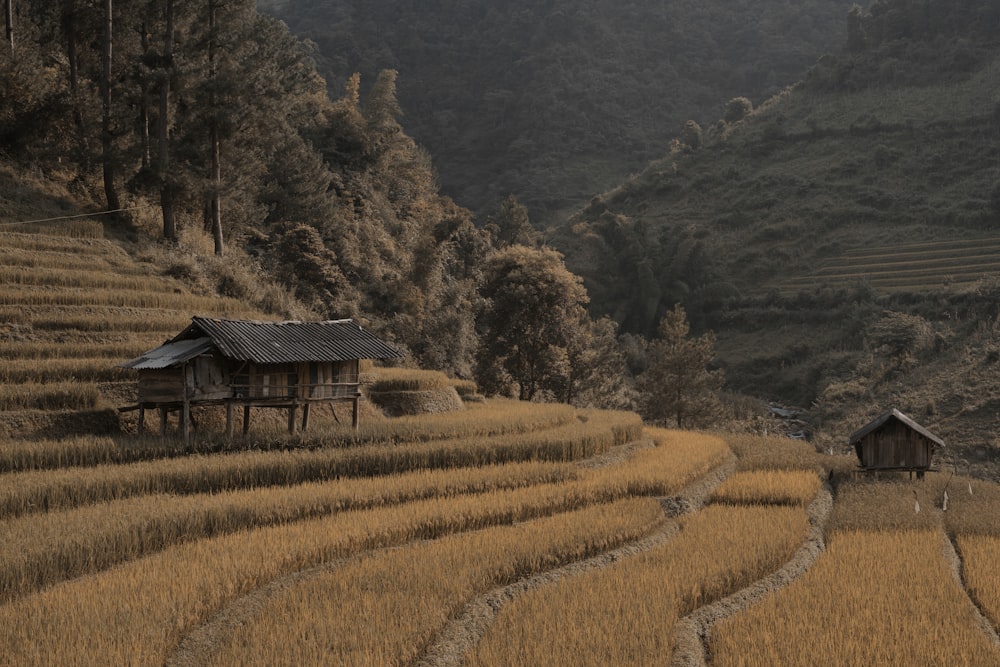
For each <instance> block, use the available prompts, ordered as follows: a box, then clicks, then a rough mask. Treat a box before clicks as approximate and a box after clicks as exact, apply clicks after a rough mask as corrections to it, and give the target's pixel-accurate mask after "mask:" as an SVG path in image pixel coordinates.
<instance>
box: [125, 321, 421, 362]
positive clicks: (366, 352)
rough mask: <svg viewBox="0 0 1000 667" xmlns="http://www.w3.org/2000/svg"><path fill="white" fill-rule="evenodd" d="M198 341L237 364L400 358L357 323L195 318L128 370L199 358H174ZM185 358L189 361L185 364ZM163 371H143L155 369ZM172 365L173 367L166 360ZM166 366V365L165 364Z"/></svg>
mask: <svg viewBox="0 0 1000 667" xmlns="http://www.w3.org/2000/svg"><path fill="white" fill-rule="evenodd" d="M195 340H209V341H210V342H211V345H210V346H209V347H208V348H207V349H206V348H204V346H202V345H198V346H197V348H198V349H200V352H199V353H204V352H207V351H208V350H209V349H211V348H215V349H216V350H218V352H219V354H221V355H222V356H223V357H226V358H228V359H233V360H235V361H249V362H253V363H256V364H289V363H304V362H312V361H318V362H323V361H348V360H351V359H395V358H398V357H400V356H402V355H401V354H400V352H399V350H397V349H396V348H395V347H393V346H392V345H389V344H388V343H385V342H383V341H382V340H380V339H379V338H377V337H376V336H374V335H373V334H371V333H370V332H368V331H366V330H365V329H364V328H363V327H362V326H361V325H359V324H358V323H357V322H355V321H354V320H330V321H326V322H257V321H252V320H226V319H215V318H207V317H194V318H192V319H191V324H190V326H188V328H186V329H185V330H184V331H182V332H181V333H179V334H178V335H177V336H175V337H174V338H173V339H172V340H170V341H168V342H167V343H166V344H165V345H162V346H160V347H158V348H156V349H155V350H150V351H149V352H147V353H146V354H144V355H143V356H142V357H139V358H138V359H134V360H132V361H130V362H127V363H126V364H123V366H124V367H126V368H167V367H168V366H171V365H174V364H177V363H182V362H183V361H187V360H188V359H191V358H193V357H194V356H197V355H196V354H191V355H190V356H186V351H185V353H184V354H175V353H176V352H179V351H181V350H186V347H185V345H187V344H192V345H193V343H192V342H191V341H195ZM182 357H185V358H182ZM150 359H156V360H157V361H156V362H155V363H157V364H165V365H153V366H150V365H142V364H144V363H146V364H148V363H151V362H150V361H149V360H150ZM168 359H170V360H171V361H170V363H166V360H168ZM161 360H162V361H161Z"/></svg>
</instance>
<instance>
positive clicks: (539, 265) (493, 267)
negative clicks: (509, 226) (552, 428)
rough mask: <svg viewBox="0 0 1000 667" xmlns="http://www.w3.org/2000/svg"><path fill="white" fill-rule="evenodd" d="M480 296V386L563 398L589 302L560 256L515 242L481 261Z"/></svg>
mask: <svg viewBox="0 0 1000 667" xmlns="http://www.w3.org/2000/svg"><path fill="white" fill-rule="evenodd" d="M479 293H480V296H482V298H483V299H484V300H485V307H484V308H483V311H482V312H481V313H480V315H479V318H478V320H477V328H478V331H479V350H478V354H477V361H478V364H477V371H476V376H477V378H476V379H477V381H478V382H479V386H480V387H481V388H482V389H483V390H484V391H486V392H487V393H491V394H510V393H514V394H516V395H517V396H518V398H520V399H521V400H525V401H530V400H532V399H535V398H539V397H542V396H547V397H552V398H556V397H559V396H560V394H562V395H563V396H565V395H566V393H567V389H566V388H567V385H568V384H570V380H569V378H570V376H571V374H572V358H573V355H574V349H575V348H576V347H577V346H578V345H579V342H578V340H579V338H580V336H582V335H583V334H584V331H585V326H586V323H587V321H588V319H587V313H586V310H585V308H584V307H585V305H586V304H587V301H588V299H587V292H586V290H585V289H584V287H583V281H582V280H581V279H580V278H579V277H578V276H575V275H573V274H572V273H570V272H569V271H568V270H566V267H565V266H564V265H563V260H562V255H560V254H559V253H558V252H556V251H554V250H551V249H548V248H543V249H540V250H536V249H533V248H527V247H524V246H516V245H515V246H510V247H508V248H505V249H503V250H500V251H499V252H497V253H496V254H495V255H493V256H492V257H491V258H490V259H489V260H488V261H487V262H486V266H485V268H484V271H483V282H482V285H481V287H480V291H479Z"/></svg>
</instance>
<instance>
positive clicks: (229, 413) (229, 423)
mask: <svg viewBox="0 0 1000 667" xmlns="http://www.w3.org/2000/svg"><path fill="white" fill-rule="evenodd" d="M226 437H227V438H231V437H233V402H232V401H228V400H227V401H226Z"/></svg>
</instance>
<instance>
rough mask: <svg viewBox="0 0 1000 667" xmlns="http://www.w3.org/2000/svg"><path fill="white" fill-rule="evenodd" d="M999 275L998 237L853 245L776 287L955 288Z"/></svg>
mask: <svg viewBox="0 0 1000 667" xmlns="http://www.w3.org/2000/svg"><path fill="white" fill-rule="evenodd" d="M996 275H1000V238H998V237H989V238H982V239H963V240H955V241H934V242H927V243H900V244H899V245H894V246H882V247H873V248H859V249H856V250H851V251H848V252H845V253H844V254H843V255H841V256H840V257H837V258H835V259H832V260H828V261H826V262H823V263H822V264H821V265H820V266H819V268H818V269H817V270H816V271H815V272H814V273H812V274H810V275H807V276H801V277H799V278H791V279H788V280H785V281H783V282H782V283H781V284H780V285H778V286H777V287H778V289H779V290H780V291H781V292H782V293H785V294H795V293H796V292H798V291H800V290H803V289H815V288H819V287H840V286H845V287H847V286H856V285H859V284H867V285H870V286H871V287H872V288H874V289H876V290H879V291H884V292H896V291H923V290H940V289H943V288H948V289H959V288H961V287H964V286H968V285H971V284H973V283H975V282H977V281H979V280H982V279H983V278H986V277H990V276H996Z"/></svg>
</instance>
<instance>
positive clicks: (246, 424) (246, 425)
mask: <svg viewBox="0 0 1000 667" xmlns="http://www.w3.org/2000/svg"><path fill="white" fill-rule="evenodd" d="M249 432H250V405H249V404H247V405H244V406H243V435H246V434H247V433H249Z"/></svg>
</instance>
